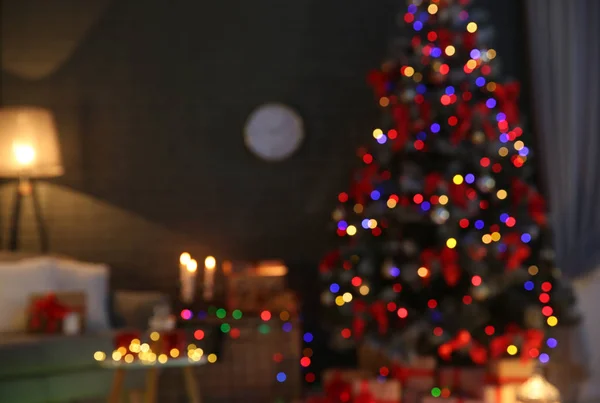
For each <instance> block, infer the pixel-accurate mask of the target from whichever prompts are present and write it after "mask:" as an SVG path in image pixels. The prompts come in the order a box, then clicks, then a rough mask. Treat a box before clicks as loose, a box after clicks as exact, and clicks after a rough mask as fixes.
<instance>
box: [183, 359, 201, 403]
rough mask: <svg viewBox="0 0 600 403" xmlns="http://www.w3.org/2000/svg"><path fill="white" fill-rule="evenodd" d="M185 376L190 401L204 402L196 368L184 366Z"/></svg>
mask: <svg viewBox="0 0 600 403" xmlns="http://www.w3.org/2000/svg"><path fill="white" fill-rule="evenodd" d="M182 369H183V378H184V380H185V389H186V391H187V396H188V398H189V399H190V403H202V397H201V396H200V390H199V389H198V384H197V383H196V378H195V377H194V369H193V368H192V367H183V368H182Z"/></svg>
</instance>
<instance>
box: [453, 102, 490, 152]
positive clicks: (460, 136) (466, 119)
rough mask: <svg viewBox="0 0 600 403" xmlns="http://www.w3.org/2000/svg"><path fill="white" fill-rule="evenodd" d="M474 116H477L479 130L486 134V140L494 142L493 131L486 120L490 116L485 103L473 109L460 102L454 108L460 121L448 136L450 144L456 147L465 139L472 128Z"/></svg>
mask: <svg viewBox="0 0 600 403" xmlns="http://www.w3.org/2000/svg"><path fill="white" fill-rule="evenodd" d="M475 114H477V115H479V117H480V120H481V129H482V130H483V132H484V133H485V134H486V136H487V137H488V139H490V140H494V138H495V129H494V126H493V125H492V123H491V122H490V121H489V119H487V117H488V115H489V114H490V109H489V108H488V107H487V106H486V105H485V103H483V102H481V103H478V104H477V105H475V106H474V107H471V106H469V105H468V104H466V103H464V102H462V103H460V104H458V106H457V107H456V115H457V116H458V118H459V120H460V124H459V125H458V126H457V128H456V130H454V132H453V133H452V135H451V136H450V142H451V143H452V144H454V145H457V144H458V143H460V142H461V141H463V140H464V139H465V138H466V137H467V134H468V133H469V131H470V130H471V129H472V128H473V120H474V115H475Z"/></svg>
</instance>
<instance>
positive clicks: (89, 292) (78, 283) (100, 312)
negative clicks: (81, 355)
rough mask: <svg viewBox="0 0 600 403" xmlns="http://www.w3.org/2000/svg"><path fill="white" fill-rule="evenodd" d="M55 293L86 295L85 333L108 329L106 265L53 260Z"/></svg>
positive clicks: (107, 274) (107, 270)
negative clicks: (66, 292)
mask: <svg viewBox="0 0 600 403" xmlns="http://www.w3.org/2000/svg"><path fill="white" fill-rule="evenodd" d="M54 260H55V264H56V282H57V285H56V291H83V292H84V293H85V295H86V318H85V323H86V326H85V327H86V331H88V332H98V331H105V330H108V329H110V324H109V316H108V305H109V304H108V277H109V269H108V266H107V265H104V264H97V263H85V262H79V261H75V260H69V259H54Z"/></svg>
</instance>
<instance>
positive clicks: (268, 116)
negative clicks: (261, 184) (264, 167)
mask: <svg viewBox="0 0 600 403" xmlns="http://www.w3.org/2000/svg"><path fill="white" fill-rule="evenodd" d="M303 138H304V125H303V122H302V118H301V117H300V116H299V115H298V113H297V112H296V111H294V110H293V109H292V108H290V107H288V106H286V105H283V104H277V103H270V104H265V105H261V106H260V107H258V108H257V109H255V110H254V111H253V112H252V113H251V114H250V116H249V117H248V120H247V121H246V127H245V129H244V142H245V143H246V147H248V149H249V150H250V151H251V152H252V153H253V154H254V155H256V156H258V157H259V158H261V159H263V160H266V161H282V160H284V159H286V158H288V157H289V156H291V155H292V154H293V153H294V152H296V151H297V150H298V148H300V145H301V144H302V140H303Z"/></svg>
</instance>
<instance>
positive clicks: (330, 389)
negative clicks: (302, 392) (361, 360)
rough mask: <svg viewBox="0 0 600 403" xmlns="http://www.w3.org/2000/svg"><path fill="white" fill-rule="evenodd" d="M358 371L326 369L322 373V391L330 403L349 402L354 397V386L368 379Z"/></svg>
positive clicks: (367, 376) (362, 372)
mask: <svg viewBox="0 0 600 403" xmlns="http://www.w3.org/2000/svg"><path fill="white" fill-rule="evenodd" d="M370 376H371V374H369V373H368V372H366V371H363V370H360V369H327V370H325V371H323V374H322V379H323V390H324V392H325V396H326V397H327V398H328V399H330V401H331V402H332V403H338V402H350V401H352V398H353V397H354V384H355V383H356V382H359V381H361V380H363V379H368V378H370Z"/></svg>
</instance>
